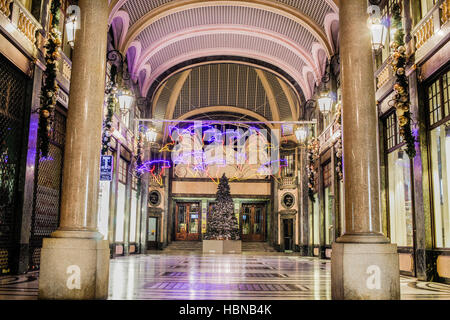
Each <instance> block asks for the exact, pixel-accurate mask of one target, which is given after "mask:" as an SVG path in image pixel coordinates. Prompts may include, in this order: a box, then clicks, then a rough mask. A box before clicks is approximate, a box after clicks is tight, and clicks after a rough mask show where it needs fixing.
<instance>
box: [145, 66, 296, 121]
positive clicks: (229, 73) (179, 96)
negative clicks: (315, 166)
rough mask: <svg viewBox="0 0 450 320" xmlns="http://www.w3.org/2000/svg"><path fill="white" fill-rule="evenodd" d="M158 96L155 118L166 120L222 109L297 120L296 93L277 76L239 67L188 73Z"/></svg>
mask: <svg viewBox="0 0 450 320" xmlns="http://www.w3.org/2000/svg"><path fill="white" fill-rule="evenodd" d="M180 80H181V81H182V83H180ZM282 84H283V85H282ZM282 86H283V87H282ZM156 95H157V96H158V97H159V98H158V99H157V100H156V101H154V103H153V117H155V118H161V117H163V118H165V119H179V118H181V117H183V115H185V114H189V113H192V112H194V111H195V110H198V109H204V108H209V107H216V106H223V108H224V110H223V111H226V110H228V109H230V108H238V109H243V110H246V111H249V112H251V113H253V114H258V115H259V116H260V117H262V118H264V119H267V120H272V121H279V120H285V121H291V120H294V119H296V112H295V106H292V105H291V104H295V102H296V100H298V98H297V97H296V95H295V93H294V90H293V89H292V88H291V87H290V86H289V85H288V84H287V83H285V82H284V80H282V79H281V78H280V77H278V76H277V75H275V74H273V73H271V72H268V71H264V70H262V69H259V68H256V67H253V66H249V65H245V64H239V63H210V64H204V65H200V66H197V67H194V68H192V69H187V70H185V71H182V72H180V73H177V74H175V75H173V76H171V77H169V78H168V79H167V80H166V81H165V82H164V83H163V84H162V85H161V86H160V88H159V89H158V91H157V93H156Z"/></svg>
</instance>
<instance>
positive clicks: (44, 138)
mask: <svg viewBox="0 0 450 320" xmlns="http://www.w3.org/2000/svg"><path fill="white" fill-rule="evenodd" d="M60 9H61V0H53V1H52V4H51V7H50V14H51V17H52V22H51V25H50V32H49V35H48V39H47V43H46V44H45V46H44V48H45V49H46V54H45V62H46V69H45V71H44V79H45V80H44V81H45V82H44V85H43V87H42V90H41V99H40V100H41V107H40V108H39V129H38V135H39V149H40V151H41V156H42V157H43V158H47V157H48V153H49V148H50V133H51V130H52V126H53V120H54V112H55V108H56V100H57V98H58V90H59V86H58V83H57V81H56V76H57V67H56V65H57V62H58V59H59V58H60V54H59V49H60V47H61V43H62V40H61V32H60V31H59V30H58V27H59V22H60V14H61V10H60Z"/></svg>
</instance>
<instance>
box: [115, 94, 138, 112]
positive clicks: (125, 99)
mask: <svg viewBox="0 0 450 320" xmlns="http://www.w3.org/2000/svg"><path fill="white" fill-rule="evenodd" d="M117 98H118V99H119V106H120V114H121V115H126V114H128V113H129V112H130V110H131V106H132V105H133V102H134V94H133V92H131V90H129V89H122V90H120V91H119V93H118V94H117Z"/></svg>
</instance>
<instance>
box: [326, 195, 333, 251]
mask: <svg viewBox="0 0 450 320" xmlns="http://www.w3.org/2000/svg"><path fill="white" fill-rule="evenodd" d="M330 193H331V188H330V187H327V188H325V244H326V245H331V243H332V242H333V240H334V239H333V232H334V226H333V196H332V195H331V194H330Z"/></svg>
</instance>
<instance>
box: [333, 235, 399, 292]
mask: <svg viewBox="0 0 450 320" xmlns="http://www.w3.org/2000/svg"><path fill="white" fill-rule="evenodd" d="M332 248H333V253H332V255H331V291H332V298H333V300H399V299H400V271H399V261H398V253H397V245H396V244H390V243H337V242H336V243H333V246H332Z"/></svg>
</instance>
